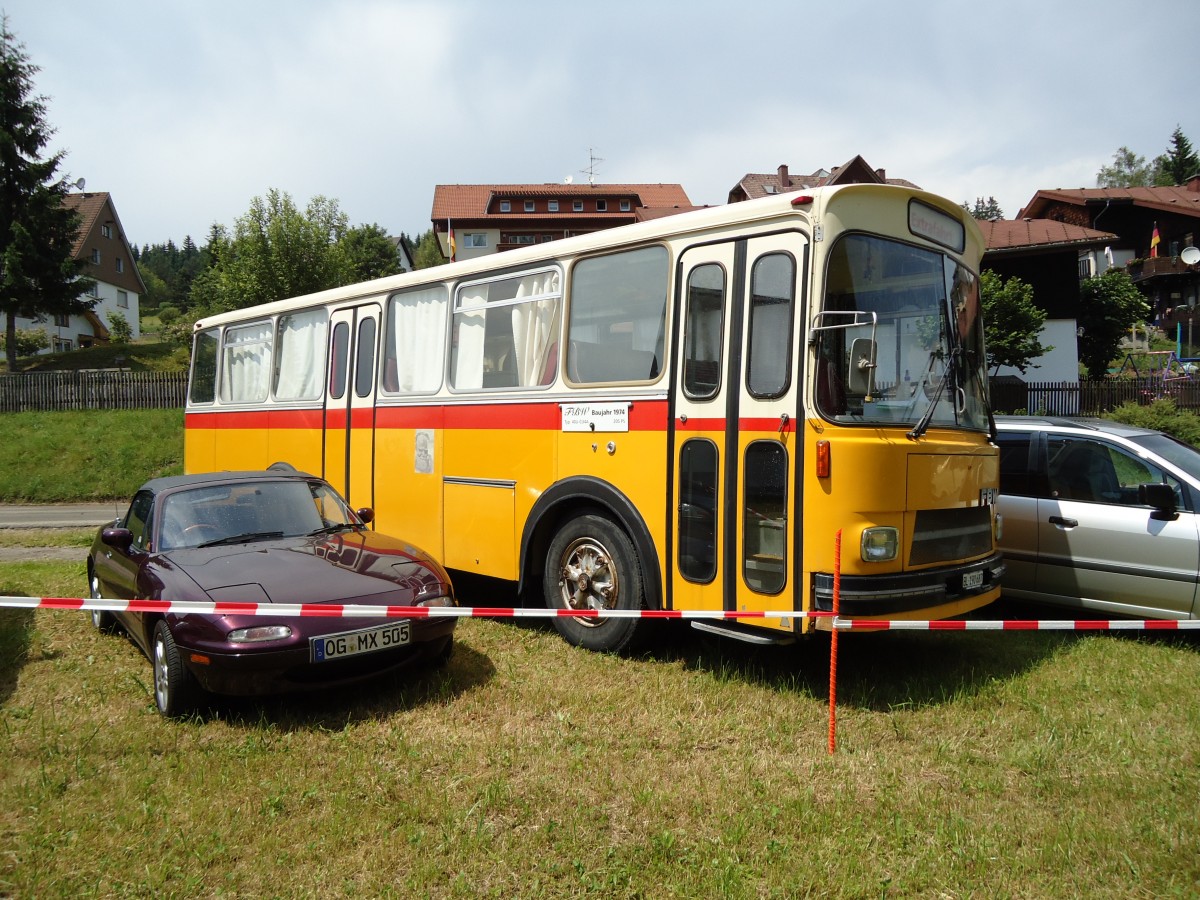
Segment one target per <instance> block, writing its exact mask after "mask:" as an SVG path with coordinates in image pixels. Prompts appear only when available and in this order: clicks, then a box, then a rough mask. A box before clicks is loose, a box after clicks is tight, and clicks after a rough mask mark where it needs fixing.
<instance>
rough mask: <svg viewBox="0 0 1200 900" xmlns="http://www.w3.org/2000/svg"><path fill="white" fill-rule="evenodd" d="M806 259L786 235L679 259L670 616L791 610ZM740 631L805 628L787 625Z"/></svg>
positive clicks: (794, 236) (795, 237) (797, 239)
mask: <svg viewBox="0 0 1200 900" xmlns="http://www.w3.org/2000/svg"><path fill="white" fill-rule="evenodd" d="M806 259H807V242H806V239H805V238H804V237H803V236H802V235H800V234H798V233H795V232H785V233H780V234H775V235H768V236H762V237H755V238H750V239H747V240H741V241H735V242H728V243H718V244H711V245H707V246H704V247H697V248H693V249H691V250H689V251H687V252H686V253H685V254H684V255H683V257H682V259H681V263H680V265H681V270H680V280H679V284H680V285H681V291H682V298H681V300H682V303H681V315H680V318H679V321H680V323H681V325H680V330H681V332H682V333H681V334H680V335H679V340H678V342H677V344H676V346H677V347H679V351H678V355H679V368H678V372H679V376H678V378H677V379H676V387H675V397H674V405H675V408H674V415H675V421H674V434H675V437H674V448H673V452H674V470H675V474H674V479H673V484H672V490H673V492H674V497H673V502H672V510H673V515H674V522H673V529H672V534H673V546H672V548H671V552H672V556H673V560H672V561H673V565H672V567H671V568H672V576H671V578H672V582H671V583H672V596H671V605H672V607H673V608H675V609H720V610H727V611H759V610H772V611H775V610H779V611H792V610H798V609H802V608H803V597H802V596H801V594H800V592H799V590H798V587H797V584H796V581H797V579H796V576H795V567H796V560H797V558H798V550H799V548H798V544H797V541H798V538H799V533H798V531H797V528H798V526H799V523H800V521H801V517H800V515H799V512H798V510H799V499H800V498H799V497H798V496H797V492H796V487H795V486H796V484H797V483H798V482H797V479H796V470H797V465H798V463H799V459H798V448H799V442H798V441H797V428H798V423H797V410H798V408H799V402H798V397H799V396H800V390H801V379H800V377H799V376H800V366H799V360H800V359H801V349H802V347H801V344H800V340H799V337H798V333H799V331H800V328H799V325H801V324H802V322H801V317H800V316H798V314H797V309H798V308H799V306H800V299H799V298H800V285H801V284H802V283H803V282H802V277H801V274H802V273H803V271H804V266H805V264H806ZM742 624H750V625H755V626H761V627H762V628H766V629H775V630H778V631H783V632H786V633H789V634H790V633H795V632H799V631H801V630H807V629H806V623H805V621H804V620H800V621H797V620H795V619H792V618H790V617H785V618H766V619H759V618H750V619H746V620H742ZM763 636H764V637H765V638H767V639H771V636H769V635H766V634H764V635H763Z"/></svg>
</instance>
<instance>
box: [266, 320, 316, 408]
mask: <svg viewBox="0 0 1200 900" xmlns="http://www.w3.org/2000/svg"><path fill="white" fill-rule="evenodd" d="M328 328H329V314H328V312H327V311H326V310H324V309H310V310H305V311H304V312H298V313H291V314H290V315H286V316H280V317H279V322H278V324H277V325H276V328H275V347H276V353H275V399H276V400H315V399H317V398H318V397H320V396H321V384H322V380H323V376H324V374H325V334H326V331H327V330H328Z"/></svg>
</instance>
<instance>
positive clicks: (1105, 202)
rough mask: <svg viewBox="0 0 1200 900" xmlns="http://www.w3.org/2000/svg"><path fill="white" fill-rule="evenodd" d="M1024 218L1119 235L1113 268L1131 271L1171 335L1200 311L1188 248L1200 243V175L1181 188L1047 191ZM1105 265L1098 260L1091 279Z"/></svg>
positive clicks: (1199, 277) (1198, 279)
mask: <svg viewBox="0 0 1200 900" xmlns="http://www.w3.org/2000/svg"><path fill="white" fill-rule="evenodd" d="M1020 215H1021V217H1027V218H1034V219H1049V220H1051V221H1055V222H1063V223H1069V224H1072V225H1080V226H1084V227H1087V228H1092V229H1099V230H1103V231H1106V232H1112V233H1113V234H1115V235H1116V238H1115V239H1114V240H1113V242H1112V244H1111V247H1110V249H1111V262H1108V264H1109V265H1113V264H1115V265H1124V266H1125V268H1126V269H1127V270H1128V272H1129V274H1130V277H1131V278H1132V279H1133V283H1134V284H1136V285H1137V286H1138V289H1139V290H1141V291H1142V293H1144V294H1145V295H1146V298H1147V299H1148V300H1149V301H1150V304H1151V307H1152V308H1153V310H1154V313H1153V318H1154V321H1155V322H1156V323H1157V324H1159V325H1161V326H1162V327H1164V328H1165V329H1166V330H1167V331H1168V332H1170V331H1171V330H1172V328H1173V326H1174V325H1175V324H1176V323H1177V322H1179V321H1180V320H1181V318H1184V317H1186V318H1190V317H1191V314H1192V311H1193V310H1195V308H1196V304H1197V301H1198V300H1200V264H1198V263H1197V262H1196V261H1195V260H1196V258H1197V257H1195V256H1194V254H1195V252H1196V251H1195V250H1191V251H1189V249H1188V248H1196V247H1197V246H1198V245H1197V240H1200V175H1197V176H1194V177H1192V178H1191V179H1189V180H1188V182H1187V183H1186V184H1183V185H1178V186H1175V187H1127V188H1083V189H1078V190H1061V189H1059V190H1042V191H1038V192H1037V193H1036V194H1034V195H1033V199H1032V200H1030V201H1029V204H1028V205H1027V206H1026V207H1025V208H1024V209H1023V210H1022V211H1021V214H1020ZM1188 259H1191V260H1193V261H1192V262H1190V263H1189V262H1188V261H1187V260H1188ZM1105 262H1107V261H1105ZM1105 262H1100V261H1098V260H1095V259H1094V258H1093V265H1092V272H1091V274H1097V275H1098V274H1101V273H1102V272H1103V271H1104V267H1105Z"/></svg>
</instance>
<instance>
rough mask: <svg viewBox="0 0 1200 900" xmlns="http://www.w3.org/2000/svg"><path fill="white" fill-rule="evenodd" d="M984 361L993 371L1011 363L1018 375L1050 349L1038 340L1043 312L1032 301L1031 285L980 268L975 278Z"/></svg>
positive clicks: (1042, 322)
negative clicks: (978, 288) (1018, 372)
mask: <svg viewBox="0 0 1200 900" xmlns="http://www.w3.org/2000/svg"><path fill="white" fill-rule="evenodd" d="M979 281H980V300H981V302H982V304H983V328H984V342H985V344H986V345H987V365H988V368H989V369H991V370H992V374H995V373H996V371H997V370H998V369H1000V367H1001V366H1012V367H1013V368H1015V369H1018V370H1019V371H1020V372H1021V374H1022V375H1024V374H1025V370H1026V369H1027V368H1029V366H1030V365H1032V361H1033V360H1035V359H1037V358H1038V357H1039V356H1042V355H1044V354H1046V353H1049V352H1050V351H1051V350H1053V349H1054V348H1053V347H1049V346H1044V345H1043V344H1042V342H1041V341H1040V340H1039V336H1040V335H1041V332H1042V326H1043V325H1045V324H1046V312H1045V310H1043V309H1041V308H1040V307H1038V306H1037V305H1036V304H1035V303H1034V302H1033V287H1032V285H1029V284H1026V283H1025V282H1024V281H1022V280H1021V279H1020V278H1017V277H1015V276H1014V277H1012V278H1008V279H1004V278H1001V277H1000V276H999V275H997V274H996V273H995V272H990V271H986V270H985V271H984V272H983V274H982V275H981V276H980V278H979Z"/></svg>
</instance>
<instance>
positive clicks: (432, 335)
mask: <svg viewBox="0 0 1200 900" xmlns="http://www.w3.org/2000/svg"><path fill="white" fill-rule="evenodd" d="M387 327H388V337H387V347H386V350H385V354H384V361H383V389H384V390H385V391H391V392H399V393H406V394H407V393H412V394H428V393H433V392H434V391H436V390H437V389H438V388H439V387H441V384H442V354H443V353H444V352H445V346H446V289H445V288H444V287H442V286H441V285H438V286H437V287H430V288H422V289H421V290H417V291H409V292H407V293H404V294H396V295H395V296H393V297H392V308H391V313H390V315H389V316H388V326H387Z"/></svg>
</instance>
